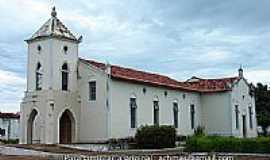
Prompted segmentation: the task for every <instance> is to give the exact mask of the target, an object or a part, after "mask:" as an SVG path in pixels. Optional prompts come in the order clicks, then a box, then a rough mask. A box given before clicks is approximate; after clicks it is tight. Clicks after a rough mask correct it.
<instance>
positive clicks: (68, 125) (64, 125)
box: [59, 110, 75, 144]
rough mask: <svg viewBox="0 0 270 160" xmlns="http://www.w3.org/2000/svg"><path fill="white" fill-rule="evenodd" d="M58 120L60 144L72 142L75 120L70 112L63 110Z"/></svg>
mask: <svg viewBox="0 0 270 160" xmlns="http://www.w3.org/2000/svg"><path fill="white" fill-rule="evenodd" d="M59 121H60V122H59V125H60V126H59V132H60V133H59V142H60V144H70V143H72V141H73V139H74V135H75V120H74V117H73V115H72V113H71V112H70V111H69V110H65V112H64V113H63V114H62V116H61V118H60V120H59Z"/></svg>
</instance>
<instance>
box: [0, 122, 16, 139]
mask: <svg viewBox="0 0 270 160" xmlns="http://www.w3.org/2000/svg"><path fill="white" fill-rule="evenodd" d="M19 124H20V120H19V119H17V118H0V128H1V129H4V130H5V135H4V136H0V139H5V140H8V139H19V138H20V132H19Z"/></svg>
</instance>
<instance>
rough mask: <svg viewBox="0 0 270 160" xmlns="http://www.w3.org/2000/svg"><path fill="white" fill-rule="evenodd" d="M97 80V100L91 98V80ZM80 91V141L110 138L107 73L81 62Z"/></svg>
mask: <svg viewBox="0 0 270 160" xmlns="http://www.w3.org/2000/svg"><path fill="white" fill-rule="evenodd" d="M91 81H95V82H96V100H94V101H93V100H90V98H89V82H91ZM79 91H80V95H81V119H80V124H81V126H83V127H81V129H80V135H79V141H80V142H93V141H103V140H107V138H108V130H107V128H108V126H107V124H108V115H107V113H108V112H107V108H106V74H105V72H104V71H102V70H100V69H98V68H95V67H92V66H90V65H88V64H84V63H82V62H80V63H79Z"/></svg>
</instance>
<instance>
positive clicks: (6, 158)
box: [0, 155, 48, 160]
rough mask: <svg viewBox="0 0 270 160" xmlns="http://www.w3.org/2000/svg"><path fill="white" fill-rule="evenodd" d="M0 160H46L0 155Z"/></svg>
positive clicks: (45, 159) (43, 159) (44, 159)
mask: <svg viewBox="0 0 270 160" xmlns="http://www.w3.org/2000/svg"><path fill="white" fill-rule="evenodd" d="M0 160H48V159H47V158H42V157H34V156H4V155H0Z"/></svg>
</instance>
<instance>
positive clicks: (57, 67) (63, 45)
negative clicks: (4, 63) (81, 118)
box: [26, 7, 81, 92]
mask: <svg viewBox="0 0 270 160" xmlns="http://www.w3.org/2000/svg"><path fill="white" fill-rule="evenodd" d="M26 42H27V44H28V66H27V91H28V92H33V91H40V90H63V91H75V90H76V76H77V73H76V71H77V61H78V49H79V43H80V42H81V38H76V37H75V36H74V35H73V34H72V33H71V31H70V30H69V29H68V28H67V27H66V26H65V25H64V24H63V23H62V22H61V21H60V20H59V19H58V18H57V12H56V9H55V7H53V8H52V11H51V17H50V19H49V20H47V21H46V23H45V24H43V25H42V26H41V28H39V29H38V31H36V32H35V33H34V34H33V35H32V36H31V38H29V39H27V40H26Z"/></svg>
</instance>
